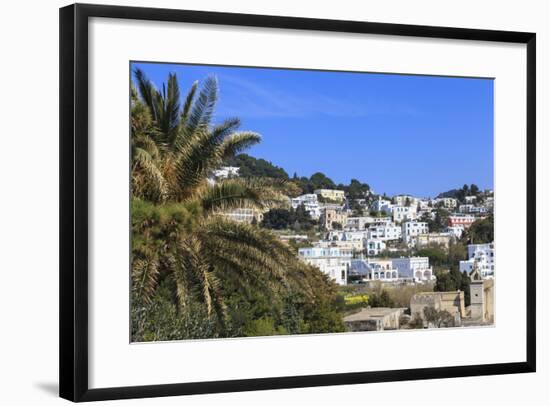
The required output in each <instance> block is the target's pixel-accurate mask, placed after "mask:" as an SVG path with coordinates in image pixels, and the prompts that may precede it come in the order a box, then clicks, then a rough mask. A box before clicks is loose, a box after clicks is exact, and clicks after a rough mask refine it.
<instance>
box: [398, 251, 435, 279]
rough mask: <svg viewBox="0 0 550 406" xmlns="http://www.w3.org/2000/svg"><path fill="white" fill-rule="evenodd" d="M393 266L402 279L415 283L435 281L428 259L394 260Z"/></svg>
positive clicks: (409, 258)
mask: <svg viewBox="0 0 550 406" xmlns="http://www.w3.org/2000/svg"><path fill="white" fill-rule="evenodd" d="M391 261H392V264H393V266H394V267H395V268H397V270H398V272H399V278H400V279H407V280H412V281H414V282H426V281H431V280H432V279H434V276H433V270H432V268H431V267H430V261H429V259H428V257H404V258H392V260H391Z"/></svg>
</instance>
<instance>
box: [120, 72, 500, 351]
mask: <svg viewBox="0 0 550 406" xmlns="http://www.w3.org/2000/svg"><path fill="white" fill-rule="evenodd" d="M493 91H494V83H493V80H492V79H490V78H463V77H444V76H420V75H406V74H386V73H365V72H339V71H316V70H307V69H303V70H297V69H281V68H264V67H261V68H253V67H233V66H212V65H190V64H168V63H156V62H131V63H130V144H131V168H130V171H131V180H130V181H131V202H130V203H131V219H130V223H131V224H130V227H131V243H132V244H131V269H130V273H131V315H130V317H131V341H132V342H154V341H170V340H188V339H209V338H218V339H220V338H235V337H258V336H274V335H293V334H321V333H346V332H376V331H387V330H393V331H396V332H400V331H411V330H416V329H437V328H449V327H452V328H457V329H458V328H471V327H480V326H491V325H493V324H494V320H495V303H494V283H495V278H496V270H495V247H494V225H493V224H494V221H493V205H494V197H493V179H494V169H493V164H494V162H493V161H494V158H493V148H494V140H493V130H494V129H493V109H494V106H493V97H494V94H493Z"/></svg>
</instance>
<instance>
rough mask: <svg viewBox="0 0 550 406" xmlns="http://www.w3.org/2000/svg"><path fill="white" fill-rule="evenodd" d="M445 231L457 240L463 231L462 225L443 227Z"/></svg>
mask: <svg viewBox="0 0 550 406" xmlns="http://www.w3.org/2000/svg"><path fill="white" fill-rule="evenodd" d="M443 231H444V232H445V233H449V234H451V235H452V236H454V237H455V238H456V239H457V240H458V239H460V238H462V234H463V233H464V226H452V227H451V226H448V227H445V230H443Z"/></svg>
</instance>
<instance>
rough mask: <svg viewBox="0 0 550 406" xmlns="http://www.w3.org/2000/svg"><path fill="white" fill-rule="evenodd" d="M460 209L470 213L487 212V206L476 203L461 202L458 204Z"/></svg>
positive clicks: (462, 211)
mask: <svg viewBox="0 0 550 406" xmlns="http://www.w3.org/2000/svg"><path fill="white" fill-rule="evenodd" d="M458 211H459V212H460V213H469V214H485V213H487V211H488V210H487V207H484V206H476V205H474V204H461V205H460V206H458Z"/></svg>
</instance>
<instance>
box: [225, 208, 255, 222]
mask: <svg viewBox="0 0 550 406" xmlns="http://www.w3.org/2000/svg"><path fill="white" fill-rule="evenodd" d="M222 216H224V217H226V218H229V219H231V220H233V221H236V222H238V223H249V224H250V223H252V221H254V219H256V221H257V222H258V223H259V222H260V221H262V220H263V218H264V215H263V213H262V212H261V211H259V210H258V209H253V208H240V209H235V210H232V211H230V212H228V213H222Z"/></svg>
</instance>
